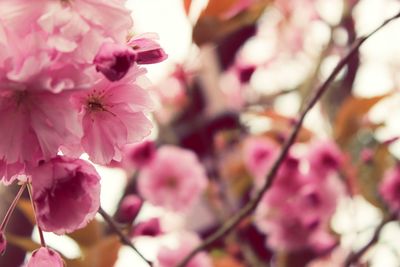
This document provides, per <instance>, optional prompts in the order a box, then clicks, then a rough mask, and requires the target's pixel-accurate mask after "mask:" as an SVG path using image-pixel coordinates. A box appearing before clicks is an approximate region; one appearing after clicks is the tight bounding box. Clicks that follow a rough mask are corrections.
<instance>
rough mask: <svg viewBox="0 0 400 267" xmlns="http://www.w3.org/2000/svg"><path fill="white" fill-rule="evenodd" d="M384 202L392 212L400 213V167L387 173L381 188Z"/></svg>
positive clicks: (397, 166)
mask: <svg viewBox="0 0 400 267" xmlns="http://www.w3.org/2000/svg"><path fill="white" fill-rule="evenodd" d="M379 192H380V194H381V196H382V198H383V200H384V201H385V202H386V203H387V205H388V206H389V208H390V210H391V211H392V212H396V213H398V212H399V211H400V165H399V164H397V165H396V166H395V167H394V168H392V169H390V170H388V171H386V173H385V175H384V177H383V181H382V183H381V185H380V187H379Z"/></svg>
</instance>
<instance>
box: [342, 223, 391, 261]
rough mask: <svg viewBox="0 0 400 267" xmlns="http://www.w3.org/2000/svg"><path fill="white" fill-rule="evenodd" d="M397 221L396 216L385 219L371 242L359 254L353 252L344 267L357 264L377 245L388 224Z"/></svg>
mask: <svg viewBox="0 0 400 267" xmlns="http://www.w3.org/2000/svg"><path fill="white" fill-rule="evenodd" d="M395 219H396V216H390V217H388V218H386V219H384V220H383V221H382V222H381V223H380V224H379V225H378V227H377V228H376V229H375V232H374V235H373V236H372V238H371V240H370V241H369V242H368V243H367V244H365V246H363V247H362V248H360V250H358V251H357V252H353V253H351V254H350V255H349V256H348V257H347V259H346V261H345V263H344V266H345V267H351V266H352V265H353V264H354V263H357V262H358V260H359V259H360V258H361V257H362V256H363V255H364V254H365V253H366V252H367V251H368V250H369V249H370V248H371V247H372V246H373V245H375V244H376V242H378V240H379V236H380V234H381V232H382V229H383V227H385V225H386V224H388V223H389V222H391V221H394V220H395Z"/></svg>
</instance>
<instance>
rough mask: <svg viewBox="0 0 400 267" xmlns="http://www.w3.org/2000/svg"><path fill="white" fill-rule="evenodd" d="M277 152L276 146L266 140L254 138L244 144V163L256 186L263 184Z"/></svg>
mask: <svg viewBox="0 0 400 267" xmlns="http://www.w3.org/2000/svg"><path fill="white" fill-rule="evenodd" d="M277 152H278V147H277V145H276V144H275V143H274V142H272V141H270V140H269V139H268V138H261V137H259V138H257V137H254V138H249V139H247V140H246V141H245V142H244V145H243V157H244V163H245V166H246V168H247V170H248V171H249V172H250V174H252V175H253V176H254V178H255V182H256V185H257V186H261V185H262V184H263V182H264V180H265V176H266V175H267V172H268V170H269V169H270V167H271V164H272V163H273V162H274V160H275V158H276V156H277Z"/></svg>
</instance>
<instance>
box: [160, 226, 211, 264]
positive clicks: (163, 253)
mask: <svg viewBox="0 0 400 267" xmlns="http://www.w3.org/2000/svg"><path fill="white" fill-rule="evenodd" d="M199 243H200V239H199V238H198V237H197V236H196V235H194V234H189V233H185V234H183V235H181V236H180V237H179V245H178V247H176V248H169V247H162V248H160V250H159V252H158V256H157V264H156V267H175V266H176V265H177V264H178V263H179V262H180V261H181V260H183V258H184V257H185V256H186V255H187V254H189V253H190V252H191V251H192V249H193V248H194V247H195V246H197V245H198V244H199ZM212 266H213V265H212V262H211V259H210V258H209V256H208V255H207V254H206V253H204V252H201V253H198V254H197V255H196V256H195V257H193V258H192V260H191V261H190V262H189V263H188V264H187V265H186V267H212Z"/></svg>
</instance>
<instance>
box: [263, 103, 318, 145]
mask: <svg viewBox="0 0 400 267" xmlns="http://www.w3.org/2000/svg"><path fill="white" fill-rule="evenodd" d="M256 115H258V116H263V117H267V118H269V119H270V120H272V124H271V129H269V130H268V131H266V132H265V133H264V134H263V135H264V136H265V137H268V138H271V139H273V140H275V141H276V142H277V143H281V142H282V138H284V137H287V136H284V135H287V134H289V131H290V129H292V128H293V126H294V124H295V122H296V121H295V119H294V118H291V117H287V116H284V115H281V114H279V113H277V112H276V111H274V110H273V109H266V110H264V111H262V112H258V113H256ZM312 137H313V133H312V132H311V131H310V130H308V129H307V128H305V127H301V128H300V131H299V133H298V135H297V139H296V142H308V141H310V139H311V138H312Z"/></svg>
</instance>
